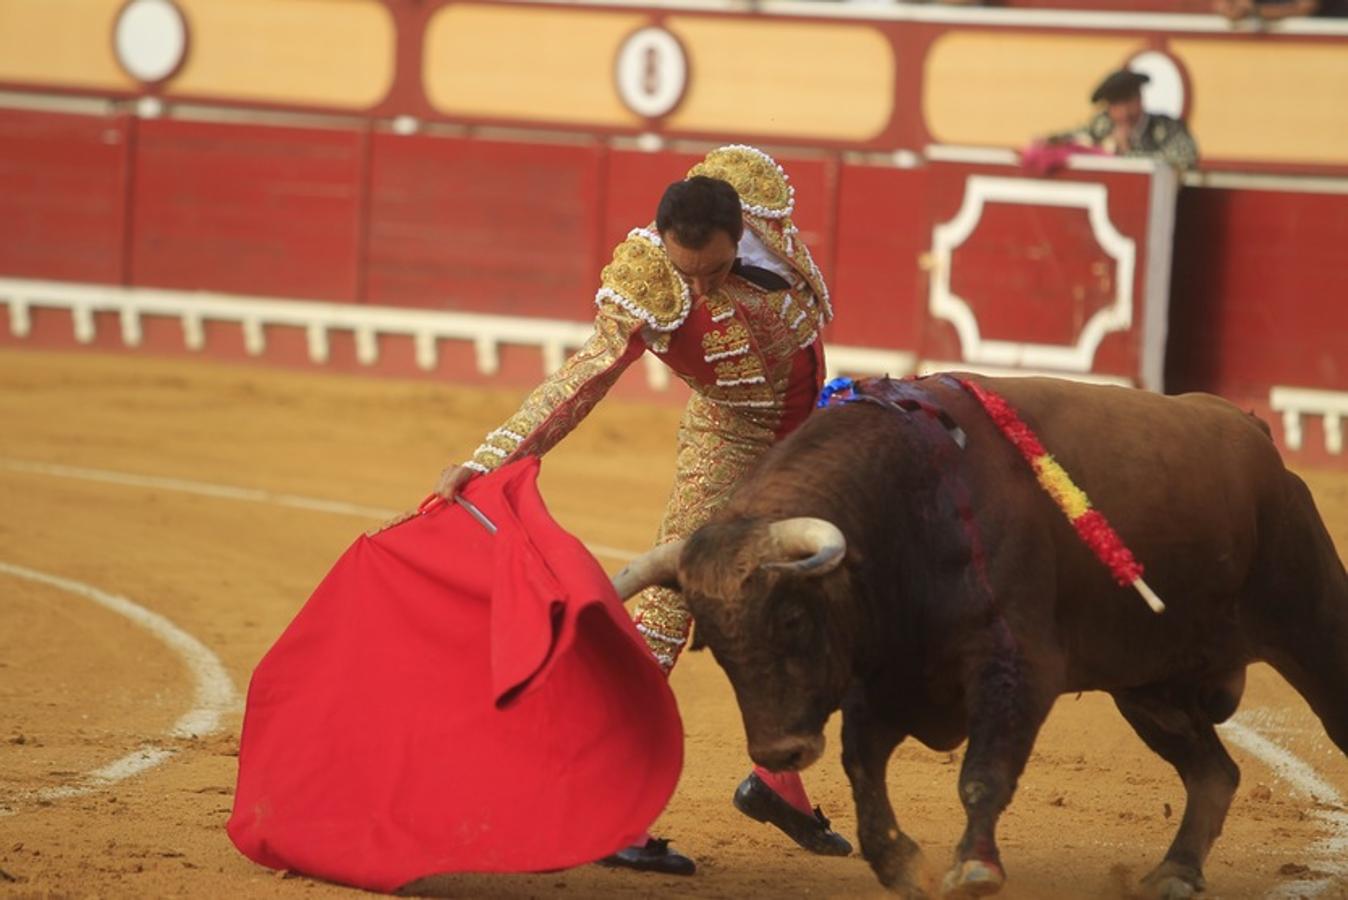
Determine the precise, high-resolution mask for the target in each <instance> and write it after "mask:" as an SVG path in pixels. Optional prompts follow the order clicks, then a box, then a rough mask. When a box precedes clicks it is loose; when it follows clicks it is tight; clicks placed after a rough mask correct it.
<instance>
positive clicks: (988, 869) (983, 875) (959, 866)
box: [941, 859, 1006, 900]
mask: <svg viewBox="0 0 1348 900" xmlns="http://www.w3.org/2000/svg"><path fill="white" fill-rule="evenodd" d="M1005 883H1006V873H1005V872H1003V871H1002V867H1001V866H999V865H997V864H996V863H990V862H984V861H983V860H981V859H966V860H963V861H961V862H959V863H956V864H955V867H954V868H953V869H951V870H950V871H949V872H946V873H945V878H943V879H941V896H942V897H946V898H947V900H965V898H968V897H986V896H987V895H988V894H995V893H997V892H998V891H1000V890H1001V889H1002V885H1003V884H1005Z"/></svg>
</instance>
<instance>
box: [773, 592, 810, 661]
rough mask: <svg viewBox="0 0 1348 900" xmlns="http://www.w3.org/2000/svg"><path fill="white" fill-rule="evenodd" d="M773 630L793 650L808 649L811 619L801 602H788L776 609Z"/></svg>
mask: <svg viewBox="0 0 1348 900" xmlns="http://www.w3.org/2000/svg"><path fill="white" fill-rule="evenodd" d="M775 619H776V621H775V622H774V623H773V625H774V629H773V630H774V631H776V632H777V633H778V637H779V638H780V639H781V640H782V641H783V642H785V644H787V645H788V646H790V647H791V649H793V650H804V649H808V647H807V645H808V644H810V643H811V635H812V633H813V630H814V628H813V621H812V620H811V618H810V614H809V611H808V610H806V609H805V607H804V605H803V604H800V603H794V602H788V603H784V604H782V606H781V607H779V608H778V610H777V615H776V616H775Z"/></svg>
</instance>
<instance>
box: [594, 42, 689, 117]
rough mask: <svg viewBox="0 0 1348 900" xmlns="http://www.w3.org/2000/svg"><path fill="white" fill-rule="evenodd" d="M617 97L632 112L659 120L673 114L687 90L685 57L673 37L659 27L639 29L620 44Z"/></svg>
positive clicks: (617, 61) (616, 61)
mask: <svg viewBox="0 0 1348 900" xmlns="http://www.w3.org/2000/svg"><path fill="white" fill-rule="evenodd" d="M613 80H614V83H615V84H616V86H617V88H618V96H619V97H621V98H622V101H623V103H624V104H626V106H627V108H628V109H630V110H631V111H632V112H634V113H636V114H637V115H639V116H642V117H643V118H647V119H658V118H660V117H661V116H665V115H668V114H669V113H671V112H673V111H674V109H675V107H677V106H678V105H679V102H680V101H681V100H683V96H684V92H685V91H686V90H687V87H688V55H687V53H686V52H685V51H684V49H683V44H682V43H680V42H679V39H678V38H676V37H675V36H674V35H673V34H671V33H670V32H668V31H666V30H665V29H664V28H661V27H659V26H658V25H648V26H646V27H644V28H640V29H638V30H636V31H634V32H632V33H631V34H630V35H628V36H627V39H626V40H624V41H623V42H622V46H621V47H619V49H618V57H617V59H616V60H615V61H614V66H613Z"/></svg>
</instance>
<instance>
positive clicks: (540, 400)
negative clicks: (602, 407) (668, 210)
mask: <svg viewBox="0 0 1348 900" xmlns="http://www.w3.org/2000/svg"><path fill="white" fill-rule="evenodd" d="M600 281H601V284H602V286H601V287H600V288H599V292H598V293H597V294H596V295H595V305H597V306H598V307H599V312H598V314H597V315H596V316H595V320H594V333H593V334H591V335H590V337H589V339H588V340H587V341H586V342H585V344H584V345H583V346H582V347H581V348H580V349H579V350H578V351H576V352H575V353H574V354H573V355H572V356H571V357H570V358H569V359H567V361H566V362H565V363H563V364H562V366H561V368H560V369H558V370H557V371H556V372H554V373H553V374H552V375H550V376H549V377H548V379H547V380H546V381H544V382H543V383H542V384H540V385H539V386H538V387H536V388H534V390H533V391H532V392H531V393H530V394H529V396H528V397H526V398H525V400H524V403H523V405H521V406H520V408H519V411H518V412H516V413H515V414H514V415H513V416H511V417H510V418H509V419H507V420H506V421H505V423H504V424H503V425H502V426H501V427H500V428H497V429H495V430H493V431H491V432H490V433H489V434H488V435H487V436H486V438H485V439H484V440H483V441H482V444H481V445H479V446H478V448H477V450H476V451H475V452H474V453H473V458H472V459H470V460H468V461H467V462H465V463H464V465H465V466H467V467H468V468H470V469H475V470H477V471H478V472H490V471H491V470H492V469H495V468H496V467H497V466H500V465H503V464H504V463H507V462H512V461H514V460H515V459H518V458H519V457H521V456H542V455H543V454H544V453H546V452H548V450H550V449H552V447H553V446H555V445H556V444H557V442H558V441H560V440H561V439H562V438H564V437H566V436H567V435H568V434H569V433H570V432H571V430H572V429H573V428H575V427H576V426H577V425H579V424H580V421H581V420H582V419H584V418H585V416H586V415H587V414H589V412H590V410H591V409H593V408H594V405H595V404H596V403H598V402H599V400H600V399H601V398H602V397H603V396H604V395H605V394H606V393H608V391H609V388H611V387H613V384H614V383H615V382H616V381H617V380H618V376H620V375H621V374H622V373H623V371H624V370H625V369H626V368H627V367H628V366H629V365H631V364H632V362H633V361H634V360H636V359H637V357H639V356H641V354H642V352H643V351H644V350H645V349H646V348H647V347H648V346H652V347H655V348H657V349H659V348H660V347H662V346H663V345H665V344H667V342H668V335H669V333H670V332H672V331H674V330H675V329H677V328H678V327H679V326H680V325H682V324H683V322H684V319H686V318H687V317H688V310H689V308H690V307H691V299H690V297H689V295H688V286H687V285H686V284H685V283H684V281H683V279H682V278H681V277H679V274H678V272H677V271H676V270H675V269H674V267H673V266H672V265H670V263H669V259H668V257H667V256H666V255H665V252H664V247H663V246H662V245H661V243H660V237H659V235H657V234H655V233H654V232H653V231H648V230H646V229H634V230H633V231H632V232H631V233H630V234H629V235H628V237H627V240H625V241H623V242H622V243H621V244H619V245H618V246H617V248H616V249H615V250H614V251H613V261H612V262H610V263H609V264H608V265H607V266H605V267H604V271H603V274H602V275H601V277H600Z"/></svg>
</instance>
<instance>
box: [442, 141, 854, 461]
mask: <svg viewBox="0 0 1348 900" xmlns="http://www.w3.org/2000/svg"><path fill="white" fill-rule="evenodd" d="M688 175H689V177H691V176H693V175H707V176H710V177H713V178H720V179H722V180H724V181H727V182H729V183H730V184H731V185H732V186H733V187H734V188H735V189H736V191H738V193H739V195H740V201H741V206H742V209H743V212H744V222H745V226H746V227H747V228H749V229H751V230H752V231H753V233H754V235H756V236H757V237H758V239H759V240H760V241H761V242H762V243H763V244H764V245H765V246H766V247H767V248H768V249H769V250H770V251H772V253H773V254H774V255H775V256H777V257H778V258H779V259H781V260H782V261H783V262H785V263H787V265H788V266H789V267H790V269H791V271H792V273H793V274H794V275H795V276H796V277H795V278H793V279H790V281H792V282H793V283H792V284H791V287H790V288H789V289H787V290H784V291H766V290H764V289H762V288H759V287H757V286H756V285H753V284H750V283H749V282H747V281H745V280H743V279H740V278H738V277H736V276H734V275H732V276H731V277H730V278H728V279H727V281H726V284H725V286H724V287H722V288H721V289H719V290H717V291H715V292H714V293H712V294H710V295H708V296H705V297H701V298H697V299H696V300H694V298H693V297H691V296H690V292H689V290H688V285H687V284H686V283H685V282H684V280H683V278H682V276H680V275H679V273H678V271H677V270H675V268H674V267H673V265H672V264H671V263H670V261H669V258H668V256H667V255H666V254H665V250H664V246H663V244H662V242H661V240H660V236H659V234H657V233H656V232H655V230H654V228H653V227H648V228H636V229H633V230H632V231H631V232H630V233H629V234H628V236H627V239H626V240H624V241H623V242H622V243H621V244H619V245H618V246H617V247H616V248H615V249H614V251H613V259H612V261H611V262H610V263H609V264H608V265H607V266H605V267H604V270H603V273H602V274H601V277H600V281H601V286H600V288H599V291H598V293H597V294H596V295H595V304H596V306H597V307H598V312H597V314H596V316H595V325H594V332H593V334H592V335H591V336H590V338H589V340H587V341H586V342H585V344H584V346H582V347H581V348H580V350H579V351H577V352H576V353H575V354H574V355H572V356H571V357H570V358H569V359H568V360H567V361H566V362H565V363H564V364H563V365H562V367H561V368H560V369H558V371H557V372H555V373H554V374H553V375H551V376H550V377H549V378H548V379H547V380H545V381H544V382H543V383H542V384H541V385H539V386H538V387H537V388H536V389H535V390H534V391H533V392H532V393H530V394H529V396H528V397H527V398H526V399H525V401H524V403H523V405H521V407H520V409H519V411H518V412H516V413H515V415H513V416H511V417H510V418H509V419H508V420H507V421H506V422H505V423H504V424H503V425H502V426H501V427H500V428H497V429H495V430H494V431H492V432H491V433H489V434H488V435H487V436H486V438H485V439H484V441H483V442H482V444H481V445H480V446H479V447H478V448H477V450H476V452H475V453H474V454H473V457H472V459H471V460H469V461H467V462H466V463H464V465H466V466H468V467H470V468H473V469H476V470H477V471H479V472H487V471H490V470H492V469H495V468H496V467H497V466H500V465H502V464H503V463H506V462H509V461H511V460H513V459H515V458H517V457H519V456H521V455H525V454H532V455H536V456H541V455H542V454H544V453H546V452H547V451H548V450H549V449H551V448H552V447H553V446H554V445H555V444H556V443H557V442H558V441H560V440H561V439H562V438H563V437H565V436H566V434H568V433H569V432H570V431H571V430H572V429H573V428H574V427H575V426H576V425H577V424H578V423H579V422H580V421H581V419H583V418H584V417H585V415H586V414H587V413H589V411H590V410H591V409H592V408H593V407H594V405H595V403H597V402H598V401H599V400H600V398H602V397H603V396H604V394H605V393H607V392H608V390H609V388H611V387H612V386H613V384H614V382H616V381H617V379H618V376H619V375H621V374H622V372H623V370H624V369H626V368H627V367H628V366H629V365H631V363H632V362H633V361H635V360H636V359H637V358H638V357H639V356H640V355H641V354H642V352H644V351H645V350H647V349H649V350H651V351H652V352H654V353H656V354H658V355H659V356H660V357H661V358H662V359H663V360H664V361H665V363H666V364H667V365H669V366H670V368H671V369H673V371H674V372H675V373H676V374H677V375H678V376H679V377H680V378H682V379H683V380H684V381H686V382H687V383H688V384H689V385H690V386H691V387H692V388H693V390H694V392H695V396H694V398H693V399H694V401H697V400H699V398H700V399H701V400H704V401H707V402H709V403H710V404H712V406H713V407H715V408H716V409H718V410H721V411H724V412H726V413H733V412H734V411H739V412H741V413H744V414H745V415H740V416H734V415H730V416H722V415H710V413H714V412H715V410H708V413H709V415H702V416H699V417H698V418H699V419H701V420H705V421H704V423H703V425H704V427H705V428H706V429H707V430H710V431H722V432H724V431H727V430H730V431H735V430H741V429H744V430H749V431H753V432H755V433H757V434H758V435H760V436H759V437H755V438H753V439H751V440H750V443H752V444H755V445H760V446H761V447H765V446H766V444H769V443H771V441H772V440H773V438H774V435H775V433H776V431H777V428H776V427H775V426H774V424H773V423H774V419H776V420H778V421H780V418H781V415H782V413H783V410H784V408H785V401H786V393H787V390H788V387H789V386H790V385H789V382H790V373H791V360H792V357H793V356H794V355H795V354H796V352H797V351H798V350H801V349H803V348H810V347H814V348H815V349H814V352H815V353H816V354H817V353H818V349H817V346H816V344H815V341H816V338H817V337H818V334H819V330H820V328H821V327H822V326H823V325H824V324H825V323H827V322H828V321H829V320H830V319H831V318H832V309H831V308H830V306H829V295H828V289H827V287H826V286H825V284H824V280H823V278H822V276H821V275H820V273H819V269H818V267H817V266H816V265H815V263H814V260H813V259H812V258H811V256H810V251H809V249H808V248H807V247H806V246H805V243H804V242H803V241H802V240H800V237H799V233H798V231H797V229H796V227H795V224H794V223H793V222H792V221H791V213H792V212H793V210H794V207H795V190H794V188H792V187H791V185H790V184H789V183H788V181H787V178H786V174H785V172H784V171H783V170H782V168H781V167H780V166H778V165H777V163H776V162H775V161H774V160H773V159H772V158H771V157H770V156H768V155H767V154H766V153H763V152H762V151H760V150H757V149H755V148H752V147H746V146H741V145H736V146H730V147H722V148H720V149H718V150H714V151H712V152H711V153H710V154H708V155H707V157H706V159H704V160H703V161H702V162H700V163H698V164H697V165H696V166H694V167H693V168H692V169H691V170H690V171H689V173H688ZM816 368H817V372H816V373H815V377H816V378H817V377H822V372H823V366H822V360H820V364H819V365H818V366H817V367H816ZM700 405H701V404H699V406H700ZM691 409H692V405H691V404H690V412H691ZM686 424H687V423H686ZM764 429H766V431H764ZM724 436H725V437H730V436H731V435H729V434H727V435H724ZM745 437H748V435H747V434H746V435H745ZM764 442H766V443H764ZM680 465H681V468H683V463H682V462H681V463H680Z"/></svg>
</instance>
